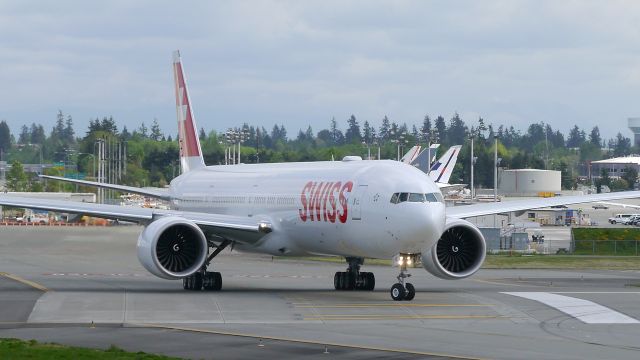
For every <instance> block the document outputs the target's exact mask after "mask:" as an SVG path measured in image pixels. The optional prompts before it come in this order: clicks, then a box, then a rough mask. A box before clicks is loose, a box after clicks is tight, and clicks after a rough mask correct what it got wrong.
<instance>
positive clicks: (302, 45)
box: [0, 0, 640, 137]
mask: <svg viewBox="0 0 640 360" xmlns="http://www.w3.org/2000/svg"><path fill="white" fill-rule="evenodd" d="M639 17H640V3H637V2H634V1H607V2H584V1H562V2H557V1H511V0H504V1H483V2H476V1H457V2H424V1H395V2H386V1H385V2H382V1H379V2H376V1H373V2H372V1H355V2H340V1H313V2H310V1H305V2H299V1H252V2H235V1H216V2H208V1H201V2H190V3H188V4H185V3H178V2H173V1H172V2H169V1H160V2H158V1H136V2H128V1H115V2H109V3H92V2H76V1H58V2H55V3H46V2H45V3H39V2H38V3H36V2H33V3H32V2H0V33H2V34H10V35H9V36H7V35H4V36H3V37H2V38H0V81H1V82H2V83H3V84H8V86H2V87H0V98H2V99H3V106H2V107H1V108H0V118H1V119H6V120H8V121H9V123H10V125H11V126H12V129H13V130H14V131H17V129H18V128H19V127H20V125H22V124H23V123H31V122H33V121H35V122H43V123H45V125H47V127H51V125H52V124H53V122H54V120H55V114H56V112H57V110H58V109H63V111H64V112H65V113H68V114H71V115H72V116H74V119H75V120H76V124H77V125H78V127H79V129H78V130H77V132H78V133H82V132H83V130H82V129H80V128H84V127H86V124H87V121H88V119H89V118H92V117H96V116H104V115H114V117H115V118H116V120H117V121H118V123H119V124H121V125H122V124H125V123H126V124H132V123H133V124H137V123H139V122H141V121H146V122H147V123H148V122H150V121H152V120H153V118H154V117H157V118H158V120H159V121H160V124H161V126H162V128H163V129H164V130H165V131H166V132H174V129H175V124H174V122H175V120H174V117H175V110H174V109H173V106H174V100H173V89H172V79H171V76H172V75H171V68H170V59H171V51H172V50H174V49H176V48H179V49H181V51H182V54H183V59H184V62H185V68H186V70H187V72H188V73H187V77H188V80H189V85H190V87H191V94H192V97H193V102H194V104H193V105H194V109H195V113H196V116H197V117H198V119H199V124H200V125H202V126H204V127H205V128H207V129H224V128H226V127H229V126H235V125H238V124H240V123H242V122H249V123H252V124H257V125H262V126H265V127H266V128H270V127H271V126H272V125H273V124H274V123H283V124H285V125H286V126H287V127H288V128H289V130H290V132H292V133H293V132H295V131H296V130H297V129H298V128H306V127H307V125H311V126H312V127H313V128H314V130H320V129H322V128H324V127H327V126H328V122H329V119H330V118H331V117H332V116H336V118H337V119H338V120H339V121H341V122H343V124H344V122H345V121H346V119H347V117H348V116H349V115H351V114H352V113H353V114H355V115H356V116H357V117H358V119H360V120H361V121H362V122H363V121H364V120H369V121H370V122H372V123H373V124H375V125H376V126H378V124H379V122H380V119H381V118H382V117H383V116H384V115H389V116H390V117H391V118H392V119H393V120H394V121H398V122H407V123H409V124H412V123H419V122H420V121H421V120H422V118H423V117H424V115H425V114H430V115H431V116H432V117H435V116H437V115H440V114H442V115H443V116H445V117H447V118H448V117H450V116H451V115H452V114H453V113H454V112H456V111H457V112H459V113H460V114H462V115H463V118H464V119H465V121H467V122H475V121H477V117H478V116H482V117H483V118H484V119H485V120H486V121H487V122H489V123H494V124H496V125H498V124H505V125H514V126H515V127H517V128H520V129H523V130H524V129H526V127H527V126H528V124H529V123H531V122H538V121H545V122H548V123H550V124H551V125H552V126H553V127H554V128H559V129H560V130H562V131H565V132H566V131H568V129H569V128H571V127H572V126H573V124H578V125H579V126H580V127H582V128H585V129H590V128H591V127H592V126H594V125H602V124H603V123H604V122H605V121H606V123H607V124H612V126H607V127H606V128H605V127H603V126H601V131H602V133H603V135H604V136H605V137H613V136H615V133H617V132H618V131H622V132H623V133H625V131H626V130H625V129H626V118H627V117H629V116H634V115H637V114H638V111H639V110H638V109H637V107H636V106H635V102H636V99H635V94H637V91H638V90H639V88H640V75H639V74H640V68H639V67H638V65H637V64H638V57H639V55H640V54H639V45H638V44H640V41H639V40H640V25H639V24H640V21H639V20H640V19H639ZM627 135H630V134H627Z"/></svg>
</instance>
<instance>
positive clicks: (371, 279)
mask: <svg viewBox="0 0 640 360" xmlns="http://www.w3.org/2000/svg"><path fill="white" fill-rule="evenodd" d="M365 279H366V280H367V281H366V284H367V288H366V290H368V291H373V289H375V288H376V276H375V275H373V273H372V272H368V273H367V276H366V277H365Z"/></svg>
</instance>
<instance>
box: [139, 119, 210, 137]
mask: <svg viewBox="0 0 640 360" xmlns="http://www.w3.org/2000/svg"><path fill="white" fill-rule="evenodd" d="M200 130H201V134H204V129H200ZM205 137H206V135H205ZM149 138H150V139H151V140H154V141H160V139H161V138H162V130H160V125H159V124H158V119H156V118H154V119H153V123H151V134H150V135H149ZM200 140H202V138H200Z"/></svg>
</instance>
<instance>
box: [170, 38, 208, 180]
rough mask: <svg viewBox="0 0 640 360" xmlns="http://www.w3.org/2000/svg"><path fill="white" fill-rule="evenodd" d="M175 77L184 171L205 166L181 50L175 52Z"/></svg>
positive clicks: (182, 167) (181, 164)
mask: <svg viewBox="0 0 640 360" xmlns="http://www.w3.org/2000/svg"><path fill="white" fill-rule="evenodd" d="M173 77H174V81H175V88H176V111H177V114H178V143H179V145H180V166H181V169H182V173H185V172H187V171H190V170H193V169H197V168H201V167H204V166H205V164H204V159H203V158H202V149H201V148H200V139H199V138H198V127H197V126H196V120H195V118H194V117H193V112H192V111H193V110H192V108H191V101H190V100H189V94H188V92H187V80H186V79H185V77H184V69H183V68H182V60H181V59H180V51H178V50H176V51H174V52H173Z"/></svg>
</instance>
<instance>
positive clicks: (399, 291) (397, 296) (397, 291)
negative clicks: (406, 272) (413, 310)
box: [390, 283, 407, 301]
mask: <svg viewBox="0 0 640 360" xmlns="http://www.w3.org/2000/svg"><path fill="white" fill-rule="evenodd" d="M390 293H391V298H392V299H393V300H394V301H402V300H404V298H405V296H406V295H407V291H406V290H405V289H404V286H402V284H400V283H395V284H393V286H392V287H391V291H390Z"/></svg>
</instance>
